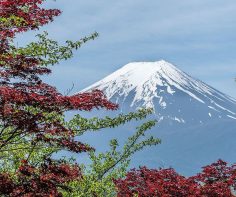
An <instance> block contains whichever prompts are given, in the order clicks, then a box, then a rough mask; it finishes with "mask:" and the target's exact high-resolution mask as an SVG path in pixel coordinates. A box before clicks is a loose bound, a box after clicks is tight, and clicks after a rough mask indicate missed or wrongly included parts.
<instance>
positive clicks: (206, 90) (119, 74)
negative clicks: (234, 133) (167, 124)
mask: <svg viewBox="0 0 236 197" xmlns="http://www.w3.org/2000/svg"><path fill="white" fill-rule="evenodd" d="M91 89H100V90H102V91H104V93H105V94H106V96H107V97H108V99H111V100H113V101H114V102H117V103H118V104H120V106H121V108H122V106H123V105H124V106H125V107H126V108H127V107H130V108H140V107H152V108H154V109H155V111H156V112H158V114H159V116H160V117H163V115H164V116H170V117H171V119H173V120H175V121H179V122H184V121H185V119H184V118H183V117H181V116H180V113H181V111H183V110H184V109H185V108H186V107H187V108H186V109H185V111H186V110H187V111H188V109H191V108H194V110H195V111H198V110H199V109H202V108H204V109H205V110H204V111H205V112H204V113H205V114H207V117H208V118H213V117H215V116H217V117H218V118H221V117H225V116H226V117H227V118H231V119H236V101H235V100H234V99H232V98H230V97H228V96H226V95H225V94H223V93H221V92H219V91H217V90H215V89H214V88H212V87H210V86H208V85H207V84H205V83H203V82H202V81H200V80H197V79H194V78H193V77H191V76H189V75H188V74H186V73H185V72H183V71H181V70H180V69H178V68H177V67H176V66H174V65H173V64H171V63H169V62H167V61H164V60H161V61H157V62H133V63H129V64H127V65H125V66H123V67H122V68H120V69H118V70H117V71H115V72H114V73H112V74H110V75H108V76H107V77H105V78H104V79H102V80H100V81H98V82H96V83H95V84H93V85H92V86H89V87H88V88H86V89H84V90H82V92H85V91H89V90H91ZM188 103H189V105H190V106H189V105H188ZM232 109H233V110H232ZM170 110H171V113H172V115H170V114H169V115H168V113H170ZM194 110H192V112H194ZM173 111H175V112H174V113H176V115H173ZM190 111H191V110H190ZM200 121H202V120H200Z"/></svg>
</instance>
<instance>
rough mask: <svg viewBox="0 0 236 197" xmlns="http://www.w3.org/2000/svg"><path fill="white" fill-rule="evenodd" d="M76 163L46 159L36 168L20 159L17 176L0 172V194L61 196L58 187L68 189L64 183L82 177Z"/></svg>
mask: <svg viewBox="0 0 236 197" xmlns="http://www.w3.org/2000/svg"><path fill="white" fill-rule="evenodd" d="M80 172H81V171H80V168H79V167H78V166H77V165H69V164H66V163H60V162H55V161H52V160H46V161H45V163H44V164H42V165H41V166H40V167H38V168H36V167H33V166H31V165H29V164H28V163H27V161H22V165H21V166H20V167H19V170H18V172H17V178H14V179H13V178H11V177H10V176H9V175H7V174H0V194H1V195H4V196H11V197H18V196H22V197H36V196H40V197H48V196H55V197H61V196H62V194H61V193H60V192H59V191H58V188H63V189H64V190H69V189H70V188H68V187H67V186H66V185H65V184H66V183H68V182H69V181H72V180H79V179H81V178H82V175H81V173H80Z"/></svg>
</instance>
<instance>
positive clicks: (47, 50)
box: [11, 32, 98, 66]
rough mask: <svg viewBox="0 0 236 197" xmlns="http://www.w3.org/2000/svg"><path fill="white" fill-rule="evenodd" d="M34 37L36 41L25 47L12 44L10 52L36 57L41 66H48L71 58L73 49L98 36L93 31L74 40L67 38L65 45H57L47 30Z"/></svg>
mask: <svg viewBox="0 0 236 197" xmlns="http://www.w3.org/2000/svg"><path fill="white" fill-rule="evenodd" d="M36 37H37V38H38V41H37V42H31V43H30V44H28V45H27V46H26V47H19V48H15V47H14V46H13V45H12V46H11V49H12V54H14V55H15V56H17V55H24V56H28V57H33V58H37V59H38V60H39V61H40V64H41V65H42V66H48V65H54V64H58V63H59V62H60V61H61V60H67V59H70V58H72V57H73V50H74V49H75V50H77V49H79V48H80V47H81V46H82V45H83V44H85V43H87V42H88V41H90V40H94V39H95V38H97V37H98V33H97V32H95V33H93V34H91V35H90V36H88V37H84V38H81V39H80V40H79V41H75V42H73V41H71V40H67V41H66V44H65V45H59V43H58V42H57V41H55V40H53V39H50V38H48V33H47V32H44V33H43V34H38V35H36Z"/></svg>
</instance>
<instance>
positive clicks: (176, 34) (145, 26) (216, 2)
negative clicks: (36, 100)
mask: <svg viewBox="0 0 236 197" xmlns="http://www.w3.org/2000/svg"><path fill="white" fill-rule="evenodd" d="M46 5H47V6H48V7H53V8H54V7H55V8H59V9H61V10H62V11H63V13H62V15H61V16H60V17H58V18H57V19H56V20H55V21H54V22H53V23H51V24H49V25H47V26H45V27H44V28H43V29H42V30H41V31H43V30H46V31H48V32H49V34H50V37H52V38H54V39H56V40H59V41H65V40H68V39H71V40H77V39H79V38H81V37H82V36H85V35H89V34H90V33H93V32H94V31H97V32H99V34H100V37H99V38H98V39H97V40H95V41H93V42H90V43H88V44H87V45H84V46H83V47H82V48H81V49H80V50H79V51H78V52H76V53H75V55H74V58H73V59H71V60H69V61H66V62H62V63H61V64H60V65H58V66H55V67H54V68H53V71H54V73H53V74H52V75H51V76H50V77H47V78H46V80H47V82H49V83H50V84H53V85H55V86H57V87H58V89H59V90H60V91H62V92H65V91H66V89H68V88H70V87H72V84H74V86H75V87H74V89H73V92H77V91H79V90H81V89H83V88H85V87H86V86H88V85H91V84H92V83H94V82H96V81H97V80H100V79H101V78H103V77H105V76H106V75H108V74H110V73H111V72H113V71H115V70H116V69H118V68H120V67H121V66H123V65H125V64H127V63H129V62H132V61H157V60H160V59H165V60H166V61H169V62H171V63H173V64H175V65H177V66H178V67H179V68H180V69H182V70H183V71H185V72H187V73H188V74H190V75H192V76H194V77H195V78H198V79H201V80H202V81H204V82H206V83H208V84H209V85H211V86H213V87H215V88H217V89H219V90H221V91H223V92H224V93H227V94H229V95H231V96H233V97H236V83H235V82H234V77H236V1H235V0H223V1H222V0H181V1H179V0H120V1H114V0H113V1H111V0H99V1H98V0H57V1H52V0H48V3H46ZM35 33H36V32H30V33H27V34H22V35H20V36H18V38H17V40H18V43H19V45H21V44H25V43H27V42H29V41H31V40H33V39H34V34H35Z"/></svg>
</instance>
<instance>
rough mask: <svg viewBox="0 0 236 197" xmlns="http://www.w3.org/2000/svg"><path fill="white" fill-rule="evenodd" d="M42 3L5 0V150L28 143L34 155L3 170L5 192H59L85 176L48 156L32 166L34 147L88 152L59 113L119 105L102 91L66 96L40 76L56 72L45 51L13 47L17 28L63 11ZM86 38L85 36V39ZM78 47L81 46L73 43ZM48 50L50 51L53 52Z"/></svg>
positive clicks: (1, 135) (0, 81)
mask: <svg viewBox="0 0 236 197" xmlns="http://www.w3.org/2000/svg"><path fill="white" fill-rule="evenodd" d="M43 2H44V1H43V0H0V122H1V127H0V154H1V153H3V152H4V151H8V152H9V154H10V151H12V150H13V149H12V148H14V146H15V145H19V143H22V145H24V143H25V146H26V145H29V154H28V156H27V158H22V159H25V160H23V162H22V164H21V165H20V167H19V169H18V170H17V172H16V173H15V176H14V177H12V175H11V174H9V173H7V172H6V173H5V172H4V173H1V172H0V194H1V195H2V194H3V195H8V196H48V195H49V194H51V196H60V195H61V194H60V192H59V191H58V188H64V187H65V186H63V184H64V183H66V182H68V181H71V180H73V179H78V178H81V174H80V170H79V167H78V165H72V164H69V163H63V164H61V163H58V162H56V161H52V160H49V159H48V158H46V156H45V160H44V161H42V162H40V164H39V165H37V166H32V165H31V164H29V163H28V160H29V158H30V156H31V152H30V151H31V150H30V149H32V151H33V150H34V149H35V148H44V147H55V148H57V149H58V150H63V149H66V150H69V151H71V152H75V153H79V152H86V151H89V150H91V149H92V148H91V147H89V146H88V145H86V144H83V143H82V142H78V141H76V140H75V132H74V131H73V130H72V129H70V128H69V127H67V126H66V125H65V124H64V123H63V121H61V119H60V118H57V117H58V115H62V114H63V113H64V112H65V111H68V110H86V111H89V110H92V109H93V108H106V109H109V110H114V109H116V108H117V105H115V104H113V103H111V102H109V101H108V100H107V99H106V97H105V96H104V94H103V93H102V92H100V91H98V90H95V91H93V92H91V93H83V94H77V95H74V96H64V95H62V94H61V93H59V92H58V91H57V89H56V88H55V87H52V86H50V85H48V84H46V83H44V82H43V81H42V80H41V79H40V76H42V75H46V74H50V73H51V70H50V69H49V68H48V67H46V66H45V64H44V65H43V64H42V62H43V59H42V56H40V55H35V51H34V49H33V48H32V54H31V51H30V50H28V49H27V53H23V52H22V49H21V51H20V50H18V49H17V47H16V46H14V42H13V39H14V38H15V35H16V34H17V33H22V32H26V31H29V30H35V29H38V28H39V27H40V26H43V25H45V24H47V23H49V22H51V21H53V19H54V17H56V16H58V15H60V13H61V12H60V10H57V9H44V8H42V6H41V4H42V3H43ZM92 38H93V37H92ZM87 40H88V39H84V42H86V41H87ZM38 46H40V45H38ZM73 48H77V45H75V44H74V45H73V43H72V44H71V49H73ZM48 50H49V49H46V53H50V51H48ZM28 51H30V52H28ZM62 52H65V51H62ZM45 55H47V54H45ZM50 55H51V54H50ZM55 58H58V59H63V58H62V57H58V56H55V57H54V59H55ZM64 59H66V57H65V58H64ZM39 145H40V146H39ZM37 146H39V147H37ZM23 148H26V147H23ZM1 158H2V157H0V163H1Z"/></svg>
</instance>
